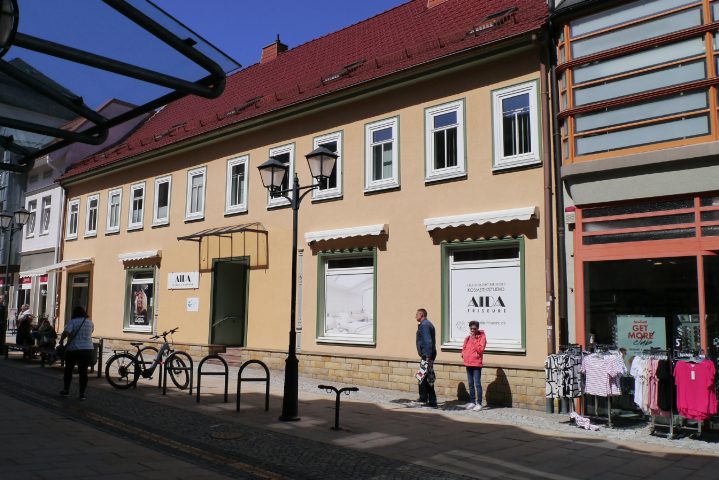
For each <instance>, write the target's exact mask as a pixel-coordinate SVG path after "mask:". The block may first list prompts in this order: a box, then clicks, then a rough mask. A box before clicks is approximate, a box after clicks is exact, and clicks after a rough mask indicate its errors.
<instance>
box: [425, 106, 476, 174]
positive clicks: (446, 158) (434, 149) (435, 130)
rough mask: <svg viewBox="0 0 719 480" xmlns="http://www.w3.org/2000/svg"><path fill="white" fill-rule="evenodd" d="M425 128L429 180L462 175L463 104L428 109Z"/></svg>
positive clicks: (463, 165) (463, 161)
mask: <svg viewBox="0 0 719 480" xmlns="http://www.w3.org/2000/svg"><path fill="white" fill-rule="evenodd" d="M425 129H426V130H425V142H426V154H425V158H426V166H425V168H426V173H425V175H426V178H425V179H426V181H433V180H444V179H447V178H454V177H461V176H463V175H464V174H465V172H466V168H465V158H464V101H463V100H460V101H457V102H452V103H446V104H444V105H439V106H436V107H432V108H428V109H427V110H426V113H425Z"/></svg>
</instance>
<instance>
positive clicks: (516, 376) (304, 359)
mask: <svg viewBox="0 0 719 480" xmlns="http://www.w3.org/2000/svg"><path fill="white" fill-rule="evenodd" d="M226 355H227V356H225V355H223V356H225V358H229V359H232V362H231V363H233V364H236V365H239V364H240V363H241V362H244V361H247V360H261V361H262V362H264V363H265V364H267V366H268V367H269V368H270V369H273V370H283V369H284V367H285V359H286V358H287V353H286V352H280V351H268V350H255V349H246V348H237V349H235V348H228V351H227V354H226ZM297 357H298V358H299V361H300V365H299V368H300V373H301V374H302V375H305V376H308V377H312V378H318V379H322V380H330V381H335V382H342V383H350V384H352V385H357V386H367V387H377V388H389V389H392V390H399V391H404V392H408V393H407V398H410V399H412V400H414V399H415V398H416V397H417V395H418V392H417V380H416V379H415V378H414V374H415V372H416V371H417V367H418V364H419V362H418V361H417V360H410V361H407V360H400V359H387V360H385V359H379V358H371V357H359V356H337V355H326V354H318V353H317V354H316V353H298V354H297ZM434 369H435V372H436V374H437V381H436V383H435V387H436V391H437V395H440V396H443V397H445V398H450V399H457V400H463V401H468V400H469V393H468V392H467V373H466V370H465V368H464V366H463V365H462V364H460V363H449V362H447V363H443V362H437V363H435V365H434ZM482 387H483V389H484V396H485V398H486V402H487V403H488V404H489V405H493V406H505V407H509V406H511V407H517V408H527V409H531V410H544V407H545V396H544V395H545V379H544V370H543V369H539V368H535V369H532V368H517V367H511V368H509V367H502V366H497V365H487V366H485V367H484V368H483V369H482Z"/></svg>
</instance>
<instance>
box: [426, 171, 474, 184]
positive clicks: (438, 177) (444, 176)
mask: <svg viewBox="0 0 719 480" xmlns="http://www.w3.org/2000/svg"><path fill="white" fill-rule="evenodd" d="M465 178H467V172H464V171H462V172H451V173H441V174H440V173H437V174H434V175H432V176H430V177H425V179H424V183H425V184H430V183H440V182H446V181H449V180H462V179H465Z"/></svg>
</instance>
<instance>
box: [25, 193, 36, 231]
mask: <svg viewBox="0 0 719 480" xmlns="http://www.w3.org/2000/svg"><path fill="white" fill-rule="evenodd" d="M27 211H28V212H30V216H29V217H27V225H25V236H26V237H28V238H30V237H34V236H35V215H36V214H37V200H30V201H29V202H27Z"/></svg>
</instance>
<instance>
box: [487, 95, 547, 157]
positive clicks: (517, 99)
mask: <svg viewBox="0 0 719 480" xmlns="http://www.w3.org/2000/svg"><path fill="white" fill-rule="evenodd" d="M492 103H493V111H494V123H493V126H494V165H493V168H494V169H495V170H500V169H503V168H513V167H520V166H524V165H531V164H535V163H539V161H540V159H539V118H538V112H537V82H529V83H524V84H522V85H515V86H512V87H509V88H504V89H502V90H497V91H494V92H492Z"/></svg>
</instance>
